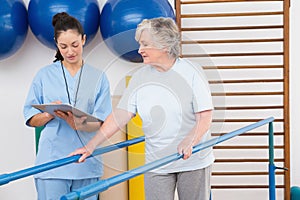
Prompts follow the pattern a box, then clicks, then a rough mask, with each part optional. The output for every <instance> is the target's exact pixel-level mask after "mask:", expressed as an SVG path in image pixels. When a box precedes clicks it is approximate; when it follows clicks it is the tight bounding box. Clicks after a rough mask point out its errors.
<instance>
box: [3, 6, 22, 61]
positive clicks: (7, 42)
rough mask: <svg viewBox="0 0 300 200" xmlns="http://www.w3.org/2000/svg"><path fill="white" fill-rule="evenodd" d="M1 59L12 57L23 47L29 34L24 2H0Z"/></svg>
mask: <svg viewBox="0 0 300 200" xmlns="http://www.w3.org/2000/svg"><path fill="white" fill-rule="evenodd" d="M0 5H1V6H0V44H1V45H0V59H5V58H8V57H10V56H12V55H13V54H14V53H15V52H17V51H18V50H19V49H20V47H21V46H22V45H23V43H24V41H25V39H26V36H27V32H28V20H27V9H26V6H25V4H24V2H23V1H22V0H0Z"/></svg>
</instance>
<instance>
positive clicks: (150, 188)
mask: <svg viewBox="0 0 300 200" xmlns="http://www.w3.org/2000/svg"><path fill="white" fill-rule="evenodd" d="M210 177H211V166H209V167H206V168H204V169H198V170H194V171H186V172H177V173H168V174H161V173H153V172H147V173H145V175H144V179H145V194H146V200H174V196H175V189H176V187H177V192H178V197H179V200H209V198H210Z"/></svg>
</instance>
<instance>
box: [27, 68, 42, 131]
mask: <svg viewBox="0 0 300 200" xmlns="http://www.w3.org/2000/svg"><path fill="white" fill-rule="evenodd" d="M42 97H43V91H42V83H41V78H40V73H38V74H37V75H36V76H35V77H34V79H33V81H32V83H31V86H30V88H29V92H28V94H27V98H26V100H25V104H24V107H23V114H24V118H25V124H26V125H27V126H30V125H29V124H28V121H29V120H30V119H31V118H32V117H33V116H34V115H36V114H38V113H41V111H39V110H38V109H36V108H34V107H32V106H31V105H32V104H42V103H43V98H42Z"/></svg>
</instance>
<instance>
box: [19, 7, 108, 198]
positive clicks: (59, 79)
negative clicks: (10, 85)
mask: <svg viewBox="0 0 300 200" xmlns="http://www.w3.org/2000/svg"><path fill="white" fill-rule="evenodd" d="M52 25H53V27H54V40H55V42H56V45H57V53H56V56H55V58H56V59H55V61H54V62H53V63H51V64H49V65H47V66H45V67H43V68H41V69H40V70H39V71H38V72H37V74H36V75H35V77H34V79H33V81H32V84H31V87H30V90H29V93H28V96H27V99H26V102H25V105H24V117H25V121H26V125H28V126H30V127H38V126H44V129H43V130H42V132H41V136H40V140H39V146H38V153H37V158H36V162H35V164H36V165H40V164H43V163H46V162H51V161H54V160H57V159H60V158H63V157H66V156H67V155H68V154H69V153H70V151H73V150H74V148H76V147H78V148H79V147H81V146H82V145H85V144H86V142H87V141H89V140H90V139H91V138H92V137H93V136H94V135H95V131H96V130H98V129H99V128H100V126H101V124H102V122H103V121H104V120H105V119H106V117H107V116H108V115H109V114H110V113H111V109H112V108H111V107H112V106H111V98H110V87H109V82H108V80H107V77H106V75H105V74H104V73H103V72H102V71H101V70H99V69H96V68H94V67H92V66H90V65H89V64H87V63H85V62H84V60H83V58H82V53H83V46H84V44H85V42H86V35H85V34H84V30H83V27H82V25H81V24H80V22H79V21H78V20H77V19H76V18H74V17H72V16H70V15H69V14H67V13H65V12H62V13H58V14H56V15H55V16H53V19H52ZM48 103H55V104H60V103H67V104H71V105H72V106H74V107H76V108H78V109H80V110H82V111H84V112H86V113H88V114H91V115H93V116H95V117H97V118H98V119H99V122H86V117H82V118H76V117H75V116H73V114H72V112H67V113H64V112H61V111H56V113H55V116H54V115H51V114H49V113H47V112H41V111H39V110H37V109H35V108H33V107H32V104H48ZM102 174H103V169H102V164H101V160H99V158H95V157H93V158H90V159H89V160H87V161H86V162H85V163H82V164H69V165H67V166H63V167H59V168H56V169H52V170H49V171H46V172H42V173H39V174H37V175H35V177H34V178H35V185H36V190H37V193H38V199H39V200H50V199H51V200H57V199H60V197H61V196H63V195H64V194H66V193H69V192H71V191H73V190H76V189H78V188H81V187H83V186H86V185H89V184H92V183H94V182H96V181H98V180H99V178H100V177H101V176H102ZM88 199H89V200H96V199H98V195H95V196H93V197H90V198H88Z"/></svg>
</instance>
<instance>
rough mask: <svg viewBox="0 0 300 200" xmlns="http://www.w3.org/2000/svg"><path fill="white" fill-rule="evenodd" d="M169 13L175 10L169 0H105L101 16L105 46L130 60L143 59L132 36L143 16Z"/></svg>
mask: <svg viewBox="0 0 300 200" xmlns="http://www.w3.org/2000/svg"><path fill="white" fill-rule="evenodd" d="M156 17H170V18H173V19H174V20H175V14H174V10H173V8H172V6H171V5H170V3H169V1H168V0H143V1H141V0H107V2H106V3H105V4H104V7H103V9H102V12H101V16H100V32H101V35H102V37H103V39H104V42H105V44H106V45H107V46H108V48H109V49H110V50H111V51H112V52H113V53H114V54H115V55H117V56H120V57H121V58H123V59H124V60H126V61H129V62H142V57H141V56H140V55H139V54H138V48H139V45H138V43H137V42H136V41H135V39H134V35H135V30H136V27H137V25H138V24H139V23H140V22H141V21H142V20H143V19H151V18H156Z"/></svg>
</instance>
